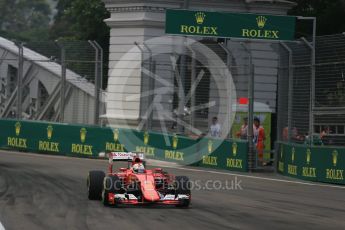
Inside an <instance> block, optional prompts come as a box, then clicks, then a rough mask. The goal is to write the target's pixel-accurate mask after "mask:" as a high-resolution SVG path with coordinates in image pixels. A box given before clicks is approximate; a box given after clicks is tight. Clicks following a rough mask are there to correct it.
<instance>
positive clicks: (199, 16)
mask: <svg viewBox="0 0 345 230" xmlns="http://www.w3.org/2000/svg"><path fill="white" fill-rule="evenodd" d="M205 18H206V14H205V13H203V12H198V13H196V14H195V19H196V23H198V24H203V23H204V20H205Z"/></svg>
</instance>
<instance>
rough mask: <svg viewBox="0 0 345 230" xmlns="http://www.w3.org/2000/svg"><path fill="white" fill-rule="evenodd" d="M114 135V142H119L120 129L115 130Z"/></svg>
mask: <svg viewBox="0 0 345 230" xmlns="http://www.w3.org/2000/svg"><path fill="white" fill-rule="evenodd" d="M113 134H114V141H115V142H117V141H118V140H119V129H114V130H113Z"/></svg>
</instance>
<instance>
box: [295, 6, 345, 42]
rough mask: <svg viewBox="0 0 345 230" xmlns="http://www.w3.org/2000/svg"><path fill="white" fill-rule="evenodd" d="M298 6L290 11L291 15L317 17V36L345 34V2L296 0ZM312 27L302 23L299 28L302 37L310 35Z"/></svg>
mask: <svg viewBox="0 0 345 230" xmlns="http://www.w3.org/2000/svg"><path fill="white" fill-rule="evenodd" d="M294 2H296V3H297V5H296V6H295V7H294V8H293V9H291V10H290V11H289V14H290V15H300V16H315V17H317V34H318V35H326V34H335V33H341V32H345V20H344V16H345V1H344V0H295V1H294ZM309 28H311V26H310V24H309V25H306V24H305V23H303V22H301V23H300V24H299V25H298V27H297V32H298V33H299V35H300V36H306V35H310V34H311V33H310V29H309Z"/></svg>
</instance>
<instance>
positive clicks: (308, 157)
mask: <svg viewBox="0 0 345 230" xmlns="http://www.w3.org/2000/svg"><path fill="white" fill-rule="evenodd" d="M310 160H311V151H310V149H307V164H308V165H309V164H310Z"/></svg>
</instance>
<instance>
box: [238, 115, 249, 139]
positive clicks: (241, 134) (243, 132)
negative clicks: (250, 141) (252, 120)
mask: <svg viewBox="0 0 345 230" xmlns="http://www.w3.org/2000/svg"><path fill="white" fill-rule="evenodd" d="M247 135H248V117H245V118H243V125H242V126H241V130H240V131H238V132H237V133H236V136H237V138H240V139H242V140H247Z"/></svg>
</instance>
